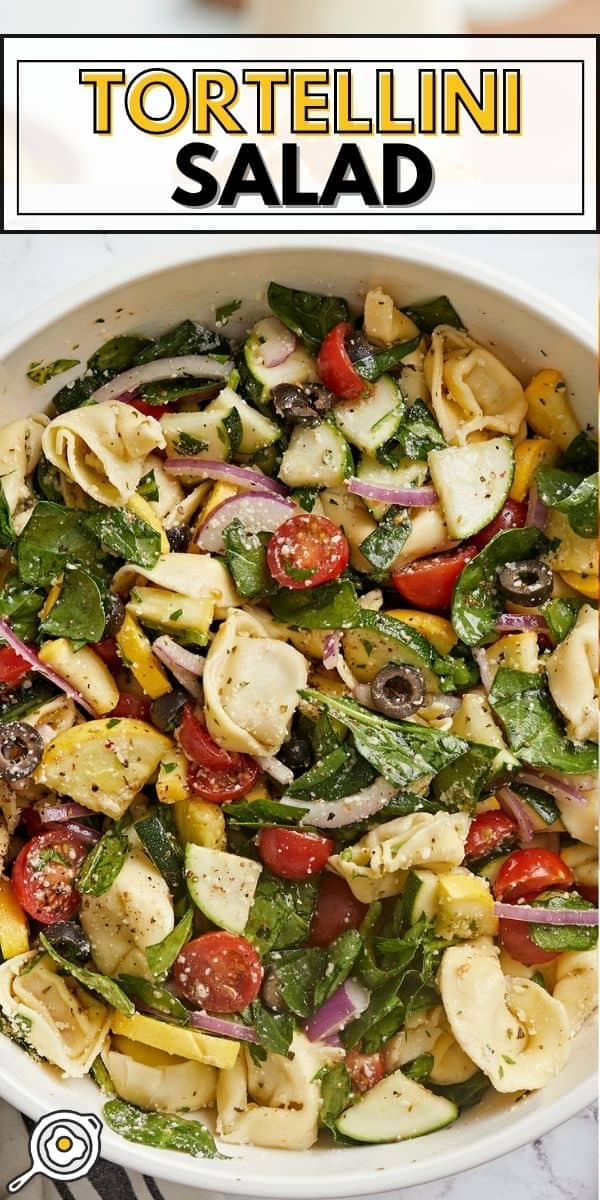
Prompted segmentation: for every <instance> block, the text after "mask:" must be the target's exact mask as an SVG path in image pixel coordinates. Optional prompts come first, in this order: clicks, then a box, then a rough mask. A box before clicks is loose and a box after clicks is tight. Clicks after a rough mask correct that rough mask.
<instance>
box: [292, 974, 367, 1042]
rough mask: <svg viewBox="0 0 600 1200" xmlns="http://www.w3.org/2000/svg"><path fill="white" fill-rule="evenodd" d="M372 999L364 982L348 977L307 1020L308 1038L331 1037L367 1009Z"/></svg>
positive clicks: (312, 1040)
mask: <svg viewBox="0 0 600 1200" xmlns="http://www.w3.org/2000/svg"><path fill="white" fill-rule="evenodd" d="M370 999H371V993H370V992H368V991H367V989H366V988H364V987H363V986H362V983H357V981H356V980H355V979H347V980H346V982H345V983H343V984H342V986H341V987H339V988H338V989H337V991H335V992H334V993H333V996H330V997H329V1000H326V1001H325V1003H324V1004H322V1005H321V1007H320V1008H318V1009H317V1011H316V1013H315V1014H314V1016H313V1017H311V1018H310V1019H309V1020H308V1021H307V1022H306V1024H305V1026H304V1031H305V1033H306V1036H307V1038H308V1039H309V1041H311V1042H317V1041H323V1040H324V1039H325V1038H329V1037H331V1035H332V1033H339V1031H340V1029H343V1028H344V1026H345V1025H347V1024H348V1022H349V1021H352V1020H354V1017H359V1016H360V1014H361V1013H363V1012H364V1011H365V1009H366V1008H367V1006H368V1004H369V1000H370Z"/></svg>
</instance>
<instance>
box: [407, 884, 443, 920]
mask: <svg viewBox="0 0 600 1200" xmlns="http://www.w3.org/2000/svg"><path fill="white" fill-rule="evenodd" d="M437 894H438V877H437V875H435V874H434V872H433V871H410V872H409V875H408V878H407V880H406V883H405V885H404V891H403V893H402V914H403V917H405V919H406V920H407V921H408V924H409V925H414V924H415V921H418V920H419V917H423V916H425V917H427V920H428V921H433V919H434V917H435V916H436V915H437Z"/></svg>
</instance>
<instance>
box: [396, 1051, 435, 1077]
mask: <svg viewBox="0 0 600 1200" xmlns="http://www.w3.org/2000/svg"><path fill="white" fill-rule="evenodd" d="M434 1062H435V1059H434V1057H433V1054H419V1055H418V1056H417V1058H413V1059H411V1061H410V1062H407V1063H405V1064H404V1066H403V1068H402V1073H403V1074H404V1075H408V1078H409V1079H416V1081H417V1083H418V1082H419V1081H420V1080H421V1079H427V1076H428V1075H430V1074H431V1072H432V1071H433V1065H434Z"/></svg>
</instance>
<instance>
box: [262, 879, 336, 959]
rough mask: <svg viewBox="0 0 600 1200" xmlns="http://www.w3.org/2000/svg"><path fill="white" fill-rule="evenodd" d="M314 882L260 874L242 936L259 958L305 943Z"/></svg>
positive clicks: (312, 905) (316, 882)
mask: <svg viewBox="0 0 600 1200" xmlns="http://www.w3.org/2000/svg"><path fill="white" fill-rule="evenodd" d="M318 887H319V885H318V881H317V879H314V878H312V879H306V880H302V881H299V882H297V881H295V880H290V879H279V878H278V877H277V876H275V875H270V874H269V872H268V871H263V872H262V875H261V876H260V879H259V881H258V884H257V887H256V891H255V893H254V902H253V904H252V908H251V909H250V915H249V917H248V922H247V925H246V929H245V931H244V936H245V937H247V938H248V941H250V942H252V944H253V946H255V947H256V949H257V950H258V952H259V954H261V955H265V954H267V953H268V952H269V951H271V950H284V949H286V948H287V947H288V946H297V945H298V944H299V943H300V942H304V941H306V938H307V937H308V930H309V927H310V922H311V917H312V914H313V909H314V906H315V903H316V899H317V892H318Z"/></svg>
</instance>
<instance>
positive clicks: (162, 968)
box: [144, 908, 194, 979]
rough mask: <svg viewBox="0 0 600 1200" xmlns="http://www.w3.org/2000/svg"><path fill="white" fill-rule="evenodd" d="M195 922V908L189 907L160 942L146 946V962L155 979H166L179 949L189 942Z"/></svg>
mask: <svg viewBox="0 0 600 1200" xmlns="http://www.w3.org/2000/svg"><path fill="white" fill-rule="evenodd" d="M193 924H194V910H193V908H188V909H187V911H186V912H184V914H183V916H182V918H181V920H180V921H178V922H177V924H176V926H175V928H174V929H172V930H171V932H170V933H168V934H167V935H166V937H164V938H163V939H162V941H160V942H154V944H153V945H152V946H146V949H145V951H144V953H145V955H146V962H147V963H148V966H149V967H150V970H151V972H152V974H153V976H154V978H155V979H165V978H166V976H167V975H168V973H169V970H170V969H171V967H172V966H173V963H174V962H175V959H176V958H177V955H178V954H179V951H180V950H182V949H183V947H184V946H185V944H186V942H189V940H190V935H191V932H192V928H193Z"/></svg>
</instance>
